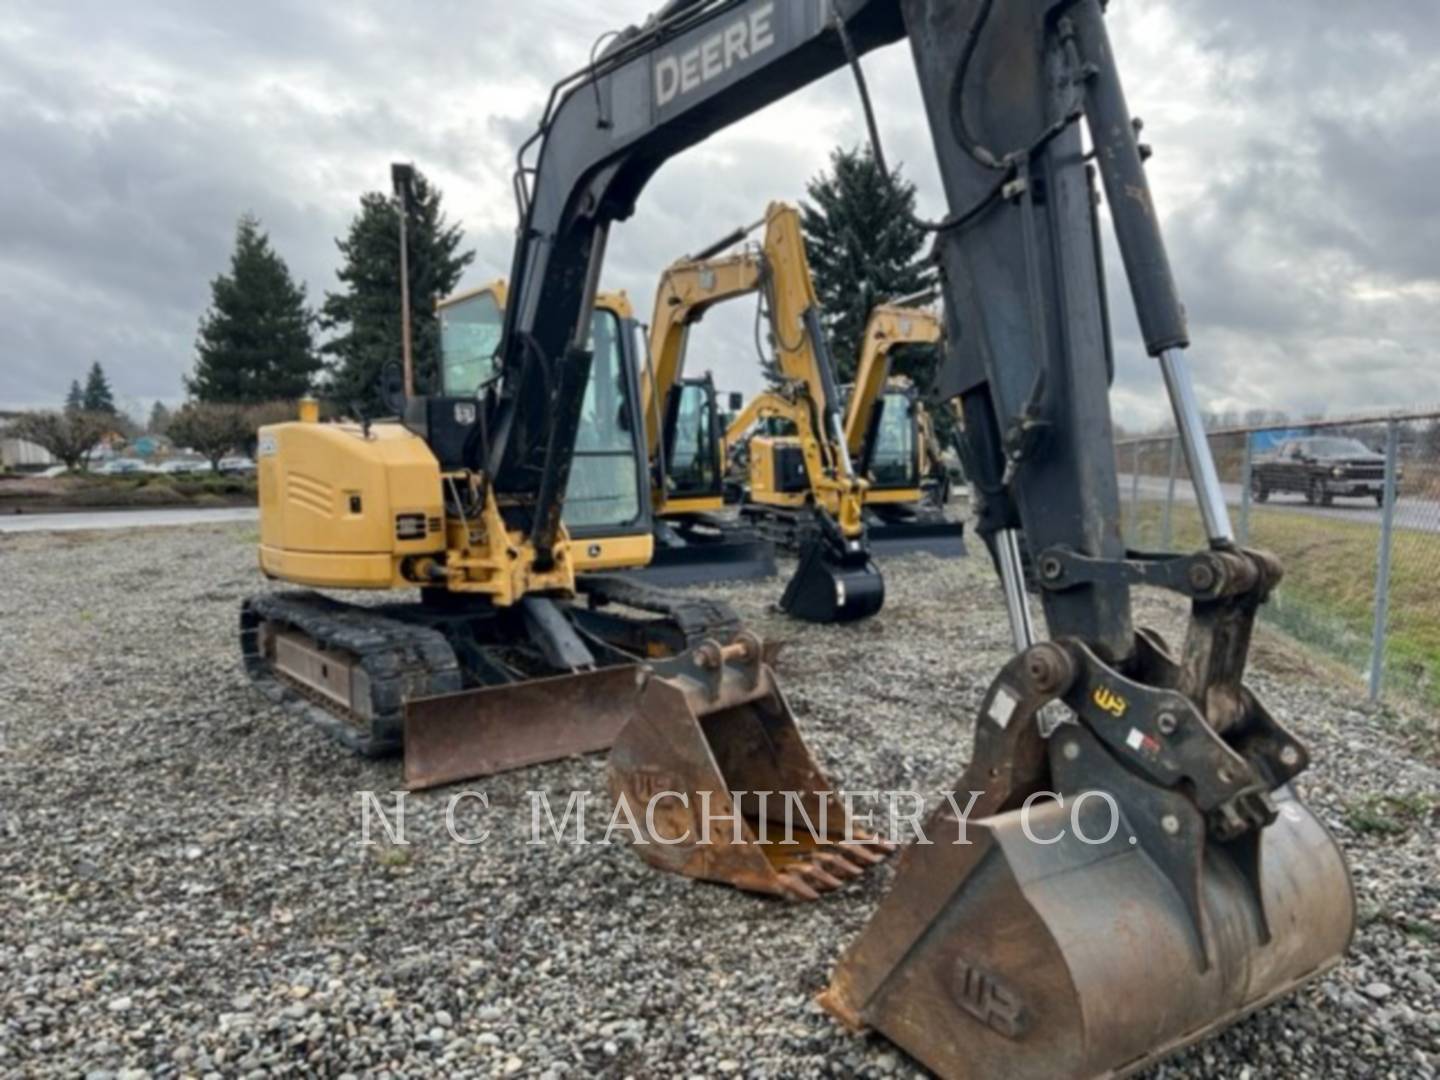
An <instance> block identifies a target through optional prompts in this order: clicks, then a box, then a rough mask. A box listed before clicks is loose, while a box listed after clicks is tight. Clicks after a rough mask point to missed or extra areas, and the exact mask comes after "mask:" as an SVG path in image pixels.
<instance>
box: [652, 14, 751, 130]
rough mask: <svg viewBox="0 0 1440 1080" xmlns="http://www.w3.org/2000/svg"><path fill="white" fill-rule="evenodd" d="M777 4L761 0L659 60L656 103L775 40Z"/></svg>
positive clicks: (704, 80)
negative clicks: (747, 10)
mask: <svg viewBox="0 0 1440 1080" xmlns="http://www.w3.org/2000/svg"><path fill="white" fill-rule="evenodd" d="M774 20H775V5H774V4H773V3H770V4H761V5H759V6H757V7H755V8H754V9H753V10H751V12H750V13H749V15H741V16H740V17H739V18H738V19H735V20H734V21H733V22H731V23H730V24H729V25H728V26H725V27H723V28H721V29H719V30H717V31H715V33H713V34H711V35H710V36H709V37H707V38H706V39H705V40H704V41H702V42H700V43H699V44H697V45H695V46H693V47H691V48H689V49H685V50H683V51H681V52H675V53H671V54H670V55H669V56H661V57H659V58H658V59H657V60H656V61H655V104H657V105H667V104H669V103H670V102H671V101H673V100H674V99H675V98H676V97H684V96H685V95H686V94H688V93H690V92H691V91H693V90H696V89H698V88H699V87H701V86H704V85H705V84H706V83H707V82H709V81H710V80H711V79H715V78H719V77H720V76H721V75H723V74H725V72H727V71H729V70H730V69H731V68H732V67H734V66H735V65H736V64H738V63H741V62H742V61H745V60H748V59H750V58H751V57H752V56H758V55H759V54H760V53H762V52H764V51H765V50H766V49H768V48H770V47H771V46H772V45H774V44H775V22H774Z"/></svg>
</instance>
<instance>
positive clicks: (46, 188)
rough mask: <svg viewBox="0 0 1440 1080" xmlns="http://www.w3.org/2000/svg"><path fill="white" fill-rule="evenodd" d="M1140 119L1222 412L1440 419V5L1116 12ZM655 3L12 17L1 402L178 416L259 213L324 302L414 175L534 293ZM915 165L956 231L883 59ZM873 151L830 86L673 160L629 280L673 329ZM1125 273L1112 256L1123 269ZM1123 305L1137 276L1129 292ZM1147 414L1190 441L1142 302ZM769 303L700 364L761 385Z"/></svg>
mask: <svg viewBox="0 0 1440 1080" xmlns="http://www.w3.org/2000/svg"><path fill="white" fill-rule="evenodd" d="M1110 11H1111V19H1110V22H1111V33H1112V35H1113V36H1114V38H1115V44H1116V51H1117V54H1118V56H1119V60H1120V64H1121V67H1122V73H1123V75H1124V77H1125V80H1126V83H1127V88H1128V91H1129V97H1130V101H1131V107H1132V108H1133V109H1134V110H1135V111H1136V112H1137V113H1139V114H1140V115H1142V116H1143V117H1144V118H1145V120H1146V125H1147V126H1146V138H1147V140H1149V141H1150V142H1152V143H1153V144H1154V145H1155V149H1156V156H1155V158H1154V159H1152V162H1151V178H1152V183H1153V185H1154V187H1155V193H1156V199H1157V202H1158V204H1159V207H1160V210H1161V212H1162V215H1163V217H1164V220H1165V227H1166V235H1167V239H1168V242H1169V246H1170V250H1171V255H1172V258H1173V260H1174V262H1175V265H1176V273H1177V276H1178V277H1179V280H1180V286H1181V292H1182V295H1183V296H1184V298H1185V300H1186V303H1187V306H1188V307H1189V310H1190V314H1191V322H1192V332H1193V336H1194V339H1195V346H1194V349H1193V350H1192V352H1193V356H1194V360H1195V364H1196V374H1197V380H1198V382H1199V387H1200V391H1201V396H1202V398H1203V399H1204V401H1205V403H1206V404H1207V405H1208V406H1209V407H1211V408H1213V409H1217V410H1241V411H1243V410H1245V409H1249V408H1268V409H1276V408H1279V409H1287V410H1290V411H1292V412H1298V411H1301V410H1305V411H1309V410H1326V409H1328V410H1329V411H1331V412H1332V413H1334V412H1343V411H1351V410H1353V409H1358V408H1369V407H1392V406H1410V405H1416V404H1420V403H1426V404H1437V405H1440V364H1437V363H1436V349H1437V343H1436V341H1435V332H1434V328H1435V325H1436V321H1437V318H1436V317H1437V313H1440V206H1437V200H1436V198H1435V196H1434V191H1435V189H1436V179H1437V177H1440V123H1437V120H1440V116H1437V113H1440V64H1437V63H1436V62H1435V60H1434V58H1435V57H1436V56H1437V55H1440V9H1436V7H1435V6H1434V5H1433V4H1432V3H1430V2H1428V0H1371V2H1368V3H1364V4H1359V3H1354V2H1353V0H1307V2H1306V3H1303V4H1292V3H1279V2H1269V3H1253V2H1251V3H1247V2H1243V0H1112V2H1111V4H1110ZM644 14H646V8H645V0H528V2H527V3H525V4H523V5H512V4H508V3H506V4H502V3H500V2H499V0H465V2H463V3H462V2H459V0H429V2H427V3H425V4H417V5H395V4H391V3H382V2H380V0H352V2H350V3H346V4H322V3H319V2H300V0H291V2H289V3H285V2H282V0H247V2H246V3H244V4H236V3H231V2H221V0H126V2H125V3H123V4H116V3H113V2H112V0H59V2H56V3H51V4H28V5H11V6H10V10H9V12H8V13H7V15H6V17H5V19H3V20H0V145H3V146H4V147H5V149H6V159H7V160H6V167H5V175H4V179H3V181H0V190H3V192H4V197H3V198H0V405H5V406H43V405H53V404H56V403H58V402H59V401H60V399H61V398H62V397H63V396H64V393H65V390H66V388H67V387H68V385H69V383H70V380H71V379H72V378H76V377H79V376H82V375H83V373H84V371H85V369H86V368H87V367H88V366H89V365H90V363H91V362H92V361H94V360H99V361H101V362H102V363H103V364H104V365H105V367H106V369H107V371H108V372H109V373H110V375H111V379H112V382H113V384H114V385H115V388H116V391H117V394H118V396H119V397H120V399H121V401H122V402H123V403H125V404H127V405H128V406H129V407H130V408H131V409H132V410H133V411H136V412H143V410H145V409H148V408H149V404H150V402H152V401H153V400H155V399H163V400H166V401H174V400H176V399H178V398H179V397H180V396H181V395H182V393H183V391H182V388H181V383H180V378H181V375H182V373H184V372H186V371H187V370H189V368H190V367H191V365H192V363H193V354H192V348H193V341H194V336H195V328H196V323H197V321H198V319H199V317H200V315H201V313H202V312H203V310H204V308H205V305H206V302H207V300H208V296H209V281H210V279H211V278H212V277H213V276H214V275H215V274H216V273H217V272H219V271H220V270H222V269H223V268H224V267H225V265H226V261H227V258H228V254H229V249H230V245H231V242H232V239H233V229H234V222H235V219H236V217H237V216H238V215H239V214H240V213H241V212H243V211H247V210H249V211H253V212H254V213H256V214H258V215H259V216H260V218H261V219H262V221H263V222H264V225H265V227H266V228H267V229H268V230H269V232H270V234H271V236H272V239H273V241H274V243H275V246H276V247H277V248H278V250H279V251H280V252H281V253H282V254H283V255H284V256H285V258H286V259H287V260H288V261H289V263H290V265H291V267H292V269H293V270H294V271H295V272H296V274H297V275H298V276H300V277H301V278H303V279H304V281H305V282H306V283H307V285H308V288H309V292H310V296H311V299H312V301H316V302H318V301H319V299H320V298H321V296H322V295H323V293H324V292H325V290H326V289H330V288H334V287H335V278H334V270H335V266H336V262H337V257H336V251H335V247H334V238H335V237H336V236H337V235H340V234H341V233H342V232H343V231H344V229H345V226H346V223H347V221H348V220H349V218H350V216H351V215H352V213H353V212H354V209H355V207H356V205H357V200H358V197H359V195H360V193H361V192H362V191H365V190H371V189H377V188H383V187H385V186H386V185H387V183H388V164H389V162H391V161H392V160H413V161H414V162H416V163H417V164H418V165H420V167H421V168H423V169H424V170H425V171H426V172H427V173H428V174H429V175H430V176H432V178H434V179H436V180H437V181H438V182H439V183H440V185H441V186H442V188H443V189H444V191H445V194H446V201H447V203H448V205H449V208H450V211H451V214H452V216H453V217H454V218H456V219H458V220H459V221H460V222H461V223H462V224H463V225H464V227H465V230H466V234H467V239H468V242H469V243H470V244H471V245H473V246H474V248H475V249H476V252H477V258H476V262H475V265H474V266H473V267H472V269H471V272H470V283H479V282H482V281H485V280H488V279H489V278H491V277H495V276H499V275H500V274H502V273H503V272H504V271H505V269H506V268H507V267H508V264H509V259H510V249H511V237H512V230H513V227H514V205H513V201H512V199H511V196H510V168H511V163H512V161H513V154H514V148H515V146H516V145H517V144H518V143H519V141H520V140H521V139H523V138H524V137H525V135H527V134H528V133H529V131H530V130H531V127H532V125H533V122H534V119H535V117H536V115H537V113H538V109H539V107H540V105H541V103H542V102H543V100H544V96H545V94H546V92H547V91H548V88H549V85H550V83H551V82H552V81H554V80H555V79H556V78H558V77H559V76H560V75H562V74H565V73H567V72H569V71H571V70H572V69H574V68H576V67H577V66H580V65H581V64H583V63H584V61H585V58H586V57H587V55H588V53H589V48H590V44H591V42H592V41H593V40H594V38H595V37H596V35H598V34H599V33H601V32H602V31H604V30H607V29H612V28H615V27H618V26H622V25H624V24H626V23H629V22H634V21H638V20H639V19H640V18H641V17H643V16H644ZM866 66H867V71H868V73H869V75H870V78H871V82H872V92H873V93H874V94H875V97H876V103H877V108H878V111H879V116H880V122H881V125H882V129H883V131H884V137H885V141H886V151H887V154H888V156H889V157H890V158H891V160H892V162H893V161H896V160H899V161H902V162H903V163H904V168H905V171H906V173H907V174H908V175H909V176H910V177H912V178H913V179H914V180H916V181H917V182H918V184H919V185H920V192H921V203H922V210H923V211H924V212H926V213H928V214H931V215H938V214H940V213H941V212H942V207H941V206H940V203H939V200H938V181H937V179H936V176H935V172H934V167H933V163H932V151H931V149H930V144H929V136H928V134H927V132H926V131H925V128H924V123H923V115H922V112H921V109H920V105H919V97H918V92H917V90H916V87H915V85H914V78H913V75H912V74H911V71H910V61H909V56H908V53H907V52H906V51H905V48H904V47H903V46H900V47H896V48H891V49H889V50H887V51H885V52H883V53H878V54H874V55H873V56H872V57H870V58H868V59H867V60H866ZM862 132H863V125H862V123H861V119H860V115H859V111H858V109H857V108H856V105H855V99H854V92H853V88H852V85H851V83H850V81H849V79H848V77H846V76H844V75H839V76H832V77H831V78H829V79H827V80H825V81H824V82H821V83H819V84H817V85H815V86H813V87H811V88H810V89H808V90H807V91H805V92H803V93H802V94H800V95H797V96H796V97H793V98H791V99H790V100H788V101H786V102H783V103H781V104H780V105H778V106H775V107H772V108H771V109H769V110H768V111H766V112H764V113H761V114H759V115H757V116H755V117H752V118H751V119H750V120H748V121H746V122H745V123H742V124H740V125H737V126H736V127H734V128H732V129H730V130H729V131H727V132H725V133H723V134H722V135H720V136H717V137H716V138H714V139H712V140H711V141H710V142H708V143H706V144H704V145H703V146H701V147H700V148H698V149H696V150H695V151H692V152H691V153H689V154H688V155H685V156H683V157H681V158H679V159H676V160H674V161H672V162H670V163H669V164H668V165H666V167H665V168H664V169H663V170H662V171H661V173H660V174H659V175H658V176H657V178H656V179H655V181H654V182H653V183H652V184H651V186H650V188H649V189H648V190H647V192H646V194H645V197H644V199H643V200H642V203H641V206H640V209H639V211H638V212H637V214H636V216H635V217H634V218H633V219H632V220H631V221H629V222H627V223H625V224H624V225H623V226H620V227H618V228H617V230H616V231H615V234H614V235H613V237H612V242H611V247H610V257H609V261H608V264H607V273H606V283H607V287H611V288H625V289H627V290H628V291H629V292H630V294H631V296H632V297H633V298H635V300H636V302H637V307H639V308H640V309H641V310H642V312H644V313H646V314H647V315H648V309H649V306H650V303H651V297H652V293H653V289H654V283H655V278H656V275H657V273H658V271H659V270H660V269H661V267H663V266H664V265H665V264H666V263H667V262H669V261H670V260H672V259H673V258H675V257H676V256H678V255H680V254H683V253H684V252H686V251H689V250H693V249H695V248H698V247H700V246H701V245H702V244H704V243H705V242H707V241H708V240H710V239H712V238H714V237H717V236H719V235H720V234H722V233H724V232H726V231H728V230H729V229H730V228H732V227H733V226H735V225H737V224H739V223H742V222H748V221H752V220H754V219H755V218H756V217H758V216H759V215H760V212H761V210H762V209H763V206H764V204H765V203H766V202H767V201H768V200H769V199H772V198H787V199H798V198H800V197H802V195H803V191H804V183H805V181H806V180H807V179H808V178H810V177H812V176H813V175H815V174H816V173H817V172H818V171H820V170H821V169H822V168H823V166H824V164H825V160H826V156H827V154H828V152H829V150H830V149H831V148H832V147H833V146H834V145H836V144H837V143H846V144H853V143H856V142H858V141H859V140H860V139H861V137H862ZM1112 253H1113V251H1112ZM1116 275H1117V276H1116V284H1117V285H1118V281H1119V278H1118V269H1117V271H1116ZM1112 294H1113V295H1112V303H1113V304H1114V306H1115V308H1116V312H1115V325H1116V328H1117V346H1118V350H1119V353H1120V357H1121V363H1120V373H1119V378H1118V381H1117V386H1116V391H1115V407H1116V412H1117V416H1118V418H1119V419H1120V420H1121V421H1122V422H1124V423H1126V424H1128V425H1148V424H1150V423H1152V422H1154V421H1155V420H1157V419H1159V418H1160V417H1161V416H1162V415H1163V410H1164V404H1163V400H1162V398H1161V397H1160V393H1161V390H1160V383H1159V380H1158V377H1157V375H1156V372H1155V370H1154V366H1153V364H1152V363H1151V361H1149V360H1148V359H1147V358H1146V357H1145V356H1144V355H1143V353H1142V351H1141V350H1140V348H1139V345H1138V341H1137V336H1136V333H1135V330H1134V324H1133V319H1132V318H1131V317H1130V315H1129V304H1128V297H1127V295H1126V294H1125V292H1124V291H1123V290H1122V289H1119V288H1115V289H1113V290H1112ZM752 310H753V309H751V307H750V306H749V303H748V302H746V301H740V302H737V304H735V305H731V310H726V311H722V312H717V313H715V314H714V315H712V316H711V317H710V318H709V319H707V321H706V323H705V324H704V326H703V327H702V328H701V330H700V331H697V333H696V335H695V337H694V339H693V340H694V349H695V352H694V353H693V354H692V357H693V359H692V363H696V364H697V365H699V366H708V367H711V368H713V369H714V370H715V371H716V373H717V378H718V379H719V381H720V382H721V383H722V385H724V386H726V387H733V388H736V389H746V390H749V389H753V388H754V387H755V385H756V384H757V383H758V376H757V374H756V370H755V363H754V353H753V346H752V345H751V344H750V320H751V316H752Z"/></svg>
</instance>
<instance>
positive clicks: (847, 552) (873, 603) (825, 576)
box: [780, 509, 885, 623]
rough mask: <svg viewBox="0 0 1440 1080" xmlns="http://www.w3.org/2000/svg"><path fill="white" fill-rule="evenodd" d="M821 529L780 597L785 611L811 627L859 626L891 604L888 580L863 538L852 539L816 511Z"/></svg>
mask: <svg viewBox="0 0 1440 1080" xmlns="http://www.w3.org/2000/svg"><path fill="white" fill-rule="evenodd" d="M815 517H816V520H817V524H818V528H816V529H815V530H814V531H813V534H812V535H811V537H810V539H808V540H807V541H806V542H805V545H804V547H802V548H801V550H800V563H799V565H798V566H797V567H796V568H795V574H794V576H793V577H792V578H791V579H790V581H789V582H788V583H787V584H786V586H785V592H784V593H783V594H781V597H780V610H781V611H783V612H785V614H787V615H793V616H794V617H795V618H797V619H804V620H805V621H806V622H815V623H835V622H855V621H856V620H858V619H864V618H868V617H869V616H871V615H874V614H875V613H876V612H877V611H879V610H880V608H881V607H882V606H884V603H885V579H884V578H883V577H881V576H880V570H879V568H878V567H876V565H875V563H874V561H873V560H872V559H871V558H870V550H869V548H868V547H867V546H866V542H865V540H864V538H863V537H860V538H852V537H847V536H846V535H845V534H844V533H843V532H841V531H840V527H839V526H838V525H836V524H835V520H834V519H833V518H832V517H831V516H830V515H829V514H827V513H825V512H824V511H823V510H818V509H817V510H816V511H815Z"/></svg>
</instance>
